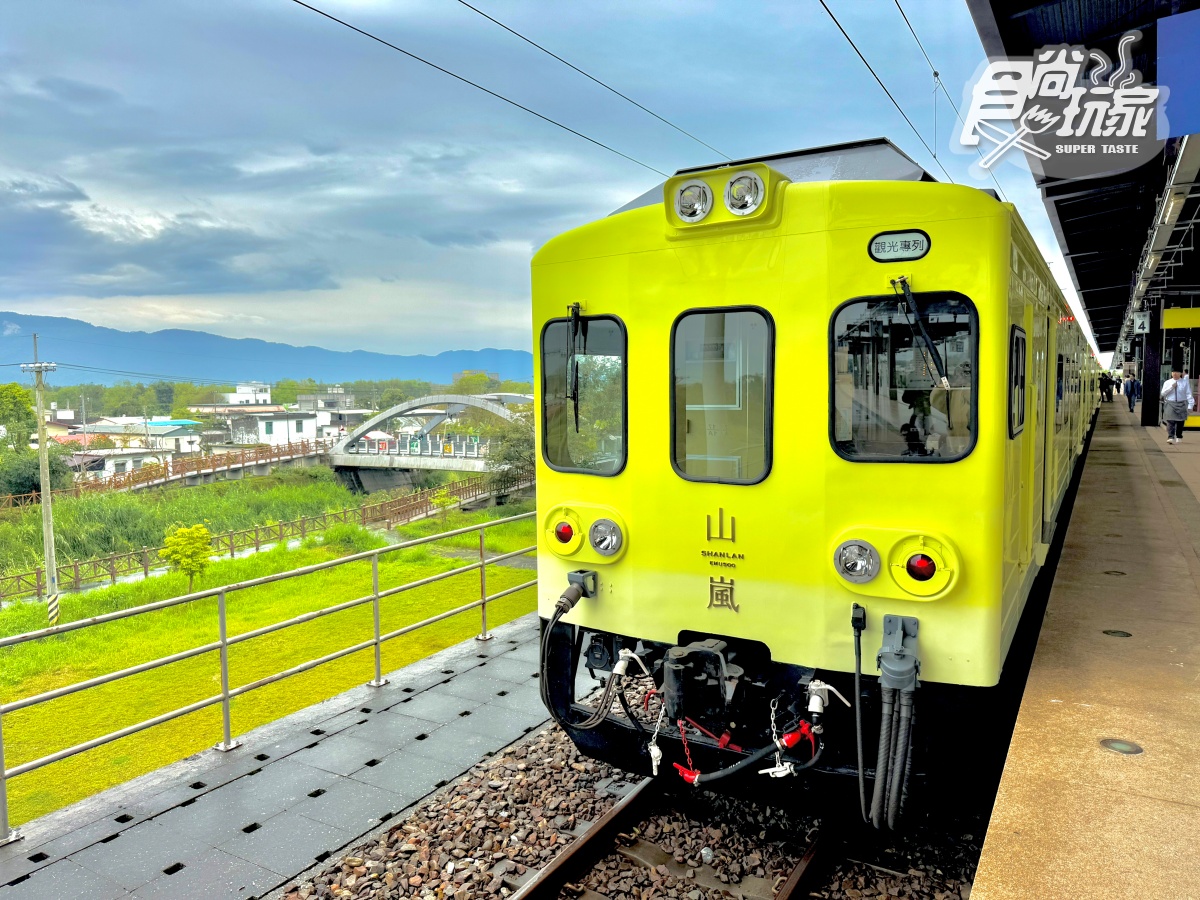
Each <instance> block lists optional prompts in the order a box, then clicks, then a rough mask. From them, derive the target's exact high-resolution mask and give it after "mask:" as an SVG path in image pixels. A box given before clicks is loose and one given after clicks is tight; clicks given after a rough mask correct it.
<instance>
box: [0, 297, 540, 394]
mask: <svg viewBox="0 0 1200 900" xmlns="http://www.w3.org/2000/svg"><path fill="white" fill-rule="evenodd" d="M34 332H37V334H38V341H39V344H38V346H39V354H38V355H39V357H40V358H41V359H42V360H44V361H50V362H55V363H58V364H59V365H60V369H59V370H58V372H56V373H55V375H54V376H53V380H54V382H56V383H58V384H80V383H84V382H92V383H96V384H115V383H116V382H118V381H135V382H136V381H143V382H150V381H155V380H157V378H158V377H160V376H167V377H168V378H170V379H174V380H178V379H196V380H203V381H220V382H227V383H232V382H235V381H268V382H276V381H279V380H280V379H283V378H296V379H301V378H312V379H314V380H316V381H318V382H321V383H326V384H329V383H336V382H341V381H355V380H358V379H365V380H372V381H375V380H382V379H387V378H402V379H407V378H414V379H420V380H423V381H431V382H434V383H435V384H449V383H450V382H451V381H452V380H453V378H454V375H455V373H457V372H462V371H463V370H465V369H473V370H479V371H485V372H495V373H497V374H499V376H500V378H501V379H502V380H513V381H531V380H532V379H533V355H532V354H531V353H529V352H528V351H526V350H494V349H491V348H488V349H485V350H446V351H445V352H442V353H439V354H437V355H436V356H396V355H392V354H389V353H369V352H367V351H365V350H353V351H348V352H347V351H341V350H326V349H324V348H322V347H294V346H292V345H291V344H277V343H272V342H270V341H260V340H256V339H254V338H227V337H221V336H219V335H216V334H209V333H207V332H204V331H184V330H181V329H170V330H166V331H151V332H146V331H118V330H116V329H114V328H101V327H99V326H97V325H89V324H88V323H87V322H82V321H80V320H78V319H66V318H58V317H55V316H26V315H21V314H18V313H11V312H3V311H0V364H4V363H7V364H8V365H4V366H3V367H0V381H8V380H14V381H15V380H17V379H18V375H17V372H19V370H18V369H16V368H15V366H12V364H13V363H23V362H29V361H30V360H31V358H32V354H33V345H32V342H31V339H30V336H31V335H32V334H33V333H34ZM77 367H78V368H77ZM6 372H8V373H11V376H9V375H6Z"/></svg>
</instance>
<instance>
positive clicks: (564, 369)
mask: <svg viewBox="0 0 1200 900" xmlns="http://www.w3.org/2000/svg"><path fill="white" fill-rule="evenodd" d="M628 349H629V338H628V335H627V333H626V331H625V323H624V322H622V321H621V320H620V319H619V318H618V317H616V316H611V315H603V316H579V317H577V318H575V319H573V320H572V319H569V318H564V319H551V320H549V321H548V322H546V324H545V326H544V327H543V328H542V336H541V355H542V379H541V380H542V459H543V460H544V461H545V463H546V465H548V466H549V467H550V468H551V469H554V470H555V471H557V472H576V473H579V474H583V475H600V476H608V477H611V476H613V475H619V474H620V473H621V471H622V470H623V469H624V468H625V462H626V459H627V457H628V447H629V426H628V422H629V408H628V406H629V384H628V381H629V374H628Z"/></svg>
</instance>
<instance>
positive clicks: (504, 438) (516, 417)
mask: <svg viewBox="0 0 1200 900" xmlns="http://www.w3.org/2000/svg"><path fill="white" fill-rule="evenodd" d="M509 411H510V412H511V413H512V415H513V418H512V420H511V421H508V422H504V423H502V424H500V425H489V426H488V427H487V428H485V429H484V430H483V436H484V437H486V438H488V439H489V440H490V441H491V442H492V443H491V446H490V448H489V449H488V457H487V466H488V471H489V472H490V475H489V477H490V479H491V481H492V483H493V484H495V483H497V482H499V481H501V480H503V479H505V478H508V477H510V476H512V475H516V474H523V473H526V472H528V473H530V474H532V473H533V470H534V465H535V463H536V462H537V451H536V448H535V446H534V440H533V405H532V404H528V403H527V404H525V405H524V406H514V407H511V408H510V410H509Z"/></svg>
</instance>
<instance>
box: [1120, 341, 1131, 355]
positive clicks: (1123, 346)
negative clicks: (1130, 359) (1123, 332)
mask: <svg viewBox="0 0 1200 900" xmlns="http://www.w3.org/2000/svg"><path fill="white" fill-rule="evenodd" d="M1121 352H1122V353H1128V352H1129V341H1121Z"/></svg>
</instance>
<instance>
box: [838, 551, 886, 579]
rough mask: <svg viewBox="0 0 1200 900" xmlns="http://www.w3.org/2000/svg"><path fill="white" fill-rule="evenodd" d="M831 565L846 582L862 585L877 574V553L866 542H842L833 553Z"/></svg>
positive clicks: (878, 564)
mask: <svg viewBox="0 0 1200 900" xmlns="http://www.w3.org/2000/svg"><path fill="white" fill-rule="evenodd" d="M833 565H834V567H835V568H836V569H837V570H838V574H839V575H841V576H842V577H843V578H845V579H846V580H847V581H852V582H854V583H855V584H864V583H865V582H868V581H870V580H871V579H872V578H874V577H875V576H876V575H878V574H879V570H880V568H881V566H880V562H879V551H878V550H876V549H875V548H874V547H872V546H871V545H870V544H868V543H867V542H866V541H843V542H842V543H841V544H840V545H838V548H837V550H835V551H834V552H833Z"/></svg>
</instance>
